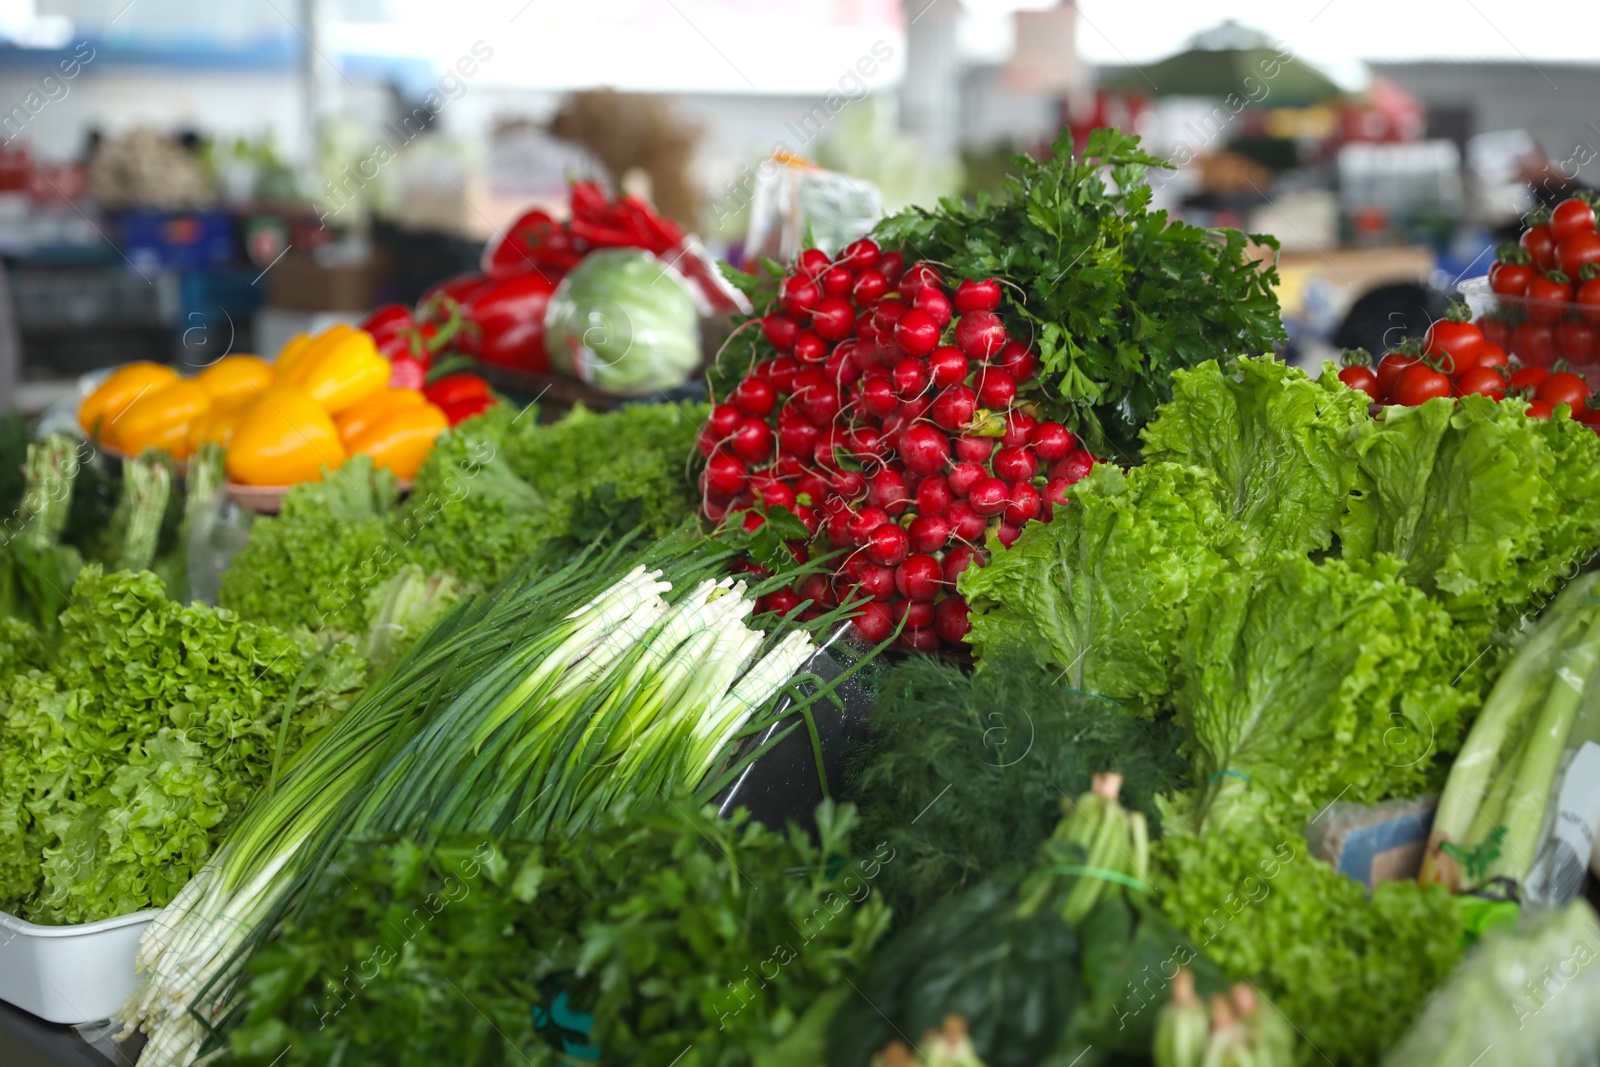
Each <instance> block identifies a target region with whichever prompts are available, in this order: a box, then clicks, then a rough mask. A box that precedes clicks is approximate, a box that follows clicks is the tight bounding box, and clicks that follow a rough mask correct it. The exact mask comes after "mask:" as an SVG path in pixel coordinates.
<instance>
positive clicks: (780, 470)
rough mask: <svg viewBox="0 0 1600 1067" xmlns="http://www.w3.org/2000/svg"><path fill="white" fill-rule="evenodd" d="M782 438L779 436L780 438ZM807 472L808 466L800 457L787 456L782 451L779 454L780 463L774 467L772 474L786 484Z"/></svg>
mask: <svg viewBox="0 0 1600 1067" xmlns="http://www.w3.org/2000/svg"><path fill="white" fill-rule="evenodd" d="M782 436H783V435H782V434H779V437H780V438H781V437H782ZM805 472H806V465H805V464H804V463H802V462H801V461H800V457H798V456H790V455H785V454H784V453H783V452H781V451H780V452H779V453H778V462H776V463H774V464H773V465H772V473H773V474H775V475H777V476H778V477H779V478H782V479H783V480H784V481H786V482H793V481H794V480H795V479H796V478H798V477H800V476H801V475H802V474H804V473H805Z"/></svg>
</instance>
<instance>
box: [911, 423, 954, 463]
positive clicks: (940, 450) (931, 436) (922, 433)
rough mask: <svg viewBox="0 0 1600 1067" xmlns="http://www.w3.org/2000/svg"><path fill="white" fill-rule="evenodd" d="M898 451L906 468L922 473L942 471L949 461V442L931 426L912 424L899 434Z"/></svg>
mask: <svg viewBox="0 0 1600 1067" xmlns="http://www.w3.org/2000/svg"><path fill="white" fill-rule="evenodd" d="M899 451H900V456H901V458H902V459H904V460H905V464H906V468H907V469H908V470H914V471H917V472H919V473H922V474H933V473H934V472H936V471H942V470H944V468H945V467H946V466H947V465H948V464H949V463H950V442H949V440H948V439H947V438H946V437H945V435H944V434H942V433H940V432H939V431H938V430H935V429H934V428H933V427H932V426H921V425H919V426H912V427H910V428H909V429H907V430H906V431H905V432H904V433H902V434H901V435H900V442H899Z"/></svg>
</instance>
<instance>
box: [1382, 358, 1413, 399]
mask: <svg viewBox="0 0 1600 1067" xmlns="http://www.w3.org/2000/svg"><path fill="white" fill-rule="evenodd" d="M1416 363H1417V357H1416V356H1408V355H1406V354H1404V353H1402V352H1390V353H1389V354H1388V355H1387V356H1384V357H1383V358H1382V359H1380V360H1379V361H1378V395H1379V397H1380V398H1382V397H1387V396H1389V395H1390V394H1391V393H1393V392H1394V383H1395V382H1396V381H1397V380H1398V379H1399V377H1400V375H1401V373H1402V372H1403V371H1405V370H1406V368H1408V367H1411V366H1414V365H1416Z"/></svg>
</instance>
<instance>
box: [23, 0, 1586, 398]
mask: <svg viewBox="0 0 1600 1067" xmlns="http://www.w3.org/2000/svg"><path fill="white" fill-rule="evenodd" d="M1527 16H1528V11H1527V9H1526V8H1525V7H1524V6H1522V5H1516V4H1513V3H1510V2H1508V0H1472V2H1468V3H1461V4H1456V3H1442V2H1440V3H1427V4H1393V3H1388V4H1383V3H1378V2H1376V0H1310V2H1306V3H1299V2H1278V3H1273V2H1267V0H1261V2H1244V0H1239V2H1227V3H1199V4H1194V3H1177V2H1159V3H1125V2H1118V0H1081V2H1079V3H1051V2H1048V0H904V2H903V3H901V2H899V0H787V2H785V0H661V2H654V0H588V2H587V3H583V4H565V3H556V2H552V0H454V2H453V3H450V4H439V3H434V2H427V0H228V2H227V3H225V4H224V3H216V2H214V0H212V2H207V0H0V41H3V43H0V142H3V143H0V256H3V257H4V261H5V268H6V269H5V272H4V275H3V282H4V285H3V289H4V292H3V294H0V409H5V408H12V407H15V408H20V409H23V410H25V411H38V410H42V409H43V408H45V407H47V406H48V405H50V404H51V403H53V402H55V401H57V400H59V399H61V398H62V397H63V396H68V395H71V394H72V392H73V390H74V388H75V387H74V382H75V380H76V379H77V378H78V376H80V375H82V374H84V373H86V372H90V371H93V370H95V369H97V368H101V367H105V366H109V365H111V364H115V363H122V362H126V361H129V360H135V359H153V360H159V361H164V362H172V363H177V364H184V365H188V366H191V367H193V366H202V365H205V364H207V363H210V362H212V361H213V360H215V359H216V358H218V357H219V356H221V355H222V354H224V353H225V352H263V353H272V352H275V351H277V350H278V348H279V347H280V346H281V345H282V343H283V341H284V340H285V339H286V338H288V337H289V336H291V335H292V334H294V333H296V332H299V331H301V330H306V329H318V328H321V327H323V326H325V325H327V324H328V323H330V322H334V321H357V320H359V319H360V318H361V316H362V315H363V314H364V313H365V312H366V311H367V310H368V309H370V308H372V307H373V306H375V305H377V304H380V303H383V302H386V301H400V302H403V303H409V302H412V301H415V300H416V299H417V298H418V297H419V296H420V295H421V294H422V293H424V292H425V291H426V290H427V289H428V288H429V287H431V286H433V285H435V284H436V283H438V282H439V281H440V280H441V279H444V278H448V277H450V276H452V275H456V274H459V273H462V272H464V271H470V270H473V269H475V268H476V267H477V265H478V263H479V257H480V255H481V253H482V249H483V247H484V244H485V242H486V241H488V240H489V239H491V238H492V237H493V236H494V235H495V234H496V232H497V231H499V230H501V229H503V228H504V227H505V226H507V225H508V224H509V223H510V222H512V221H513V220H514V219H515V218H517V217H518V216H519V215H520V214H522V213H523V212H524V211H526V210H528V209H529V208H531V207H539V206H542V207H545V208H546V209H547V210H550V211H551V212H552V213H557V214H559V213H564V212H565V211H566V210H567V203H568V198H567V189H568V182H569V180H571V179H573V178H590V179H595V180H598V181H600V182H601V183H602V184H603V185H605V186H607V187H608V188H610V189H613V190H618V191H620V190H627V191H632V192H635V193H638V194H640V195H642V196H644V197H646V198H647V199H648V200H650V201H651V202H653V203H654V204H655V205H656V207H657V208H658V209H659V210H660V211H661V213H662V214H664V215H665V216H667V217H669V218H671V219H673V220H675V221H677V222H678V223H679V224H680V225H682V226H683V227H684V228H685V230H687V231H690V232H693V233H698V234H699V235H700V236H701V238H702V240H703V242H704V244H705V245H706V247H707V248H708V249H709V251H710V252H711V253H712V254H714V255H716V256H718V257H721V258H725V259H728V260H731V261H733V262H736V263H737V262H741V261H744V260H747V259H748V258H749V257H751V256H753V255H758V254H763V253H772V254H778V253H780V252H788V253H791V254H792V251H793V248H794V245H795V244H796V243H797V242H798V241H799V240H801V239H802V238H803V236H804V235H803V232H802V220H804V222H805V223H806V224H807V225H809V226H810V227H811V230H812V233H813V235H814V236H815V237H816V238H817V239H818V240H819V241H821V242H823V243H824V244H825V245H832V246H834V247H837V246H838V244H841V243H843V241H845V240H848V239H849V238H851V237H854V236H856V235H857V234H859V233H861V232H864V231H865V230H866V229H867V228H869V227H870V225H871V223H872V221H873V220H874V219H875V218H877V217H878V216H879V215H880V214H881V213H882V212H883V211H884V210H894V209H896V208H898V207H901V206H903V205H906V204H931V203H932V202H934V201H935V200H937V199H938V198H939V197H941V196H949V195H958V196H975V195H978V194H979V193H980V192H983V191H990V192H994V191H998V190H999V189H1000V188H1001V187H1002V185H1003V182H1004V179H1005V175H1006V172H1007V169H1008V165H1009V160H1010V157H1011V155H1012V154H1013V153H1015V152H1018V151H1025V152H1034V153H1037V152H1039V151H1041V150H1042V149H1043V148H1044V146H1046V145H1047V144H1048V143H1049V142H1050V141H1051V140H1052V139H1053V138H1054V137H1055V136H1056V134H1057V133H1058V132H1059V131H1060V129H1061V128H1062V127H1063V126H1067V127H1070V128H1071V129H1072V131H1073V132H1074V135H1075V137H1077V138H1078V139H1079V141H1080V143H1081V138H1082V137H1083V136H1085V135H1087V133H1088V131H1089V130H1091V129H1093V128H1094V127H1097V126H1121V127H1124V128H1132V129H1135V130H1137V131H1138V132H1139V133H1141V134H1142V135H1143V137H1144V138H1145V140H1146V143H1147V145H1148V146H1149V147H1151V148H1152V149H1153V150H1155V151H1157V152H1158V153H1160V154H1163V155H1165V156H1167V157H1169V158H1171V159H1173V160H1174V161H1175V163H1177V164H1179V165H1178V166H1177V168H1176V169H1175V170H1174V171H1173V172H1172V173H1171V174H1170V175H1164V176H1160V177H1157V178H1156V179H1155V180H1154V181H1153V184H1154V186H1155V187H1156V197H1157V199H1158V202H1159V203H1160V204H1161V205H1162V206H1165V207H1167V208H1168V209H1169V210H1170V211H1172V212H1173V213H1174V214H1177V215H1180V216H1182V217H1184V218H1187V219H1190V220H1191V221H1196V222H1201V223H1204V224H1215V225H1229V226H1239V227H1243V228H1245V229H1246V230H1249V231H1253V232H1264V233H1270V234H1273V235H1275V236H1276V237H1277V238H1278V240H1279V241H1280V242H1281V245H1282V251H1281V254H1280V257H1279V264H1278V265H1279V268H1280V272H1281V275H1282V285H1281V290H1280V292H1281V297H1282V302H1283V307H1284V314H1285V318H1286V320H1287V322H1288V325H1289V331H1290V337H1291V345H1290V351H1289V353H1288V354H1289V356H1290V357H1291V358H1294V359H1298V360H1302V361H1309V360H1315V359H1319V358H1321V357H1322V356H1323V355H1326V354H1328V353H1331V352H1333V351H1335V350H1336V349H1337V348H1338V347H1342V346H1345V345H1349V344H1364V345H1367V346H1369V347H1376V346H1378V345H1381V344H1383V343H1384V339H1385V337H1386V336H1388V335H1389V334H1390V332H1391V331H1394V334H1393V335H1394V336H1400V335H1403V334H1405V333H1407V332H1410V333H1417V332H1420V328H1421V324H1425V323H1426V322H1427V321H1428V319H1429V317H1430V316H1431V314H1435V313H1437V312H1439V311H1440V310H1441V309H1442V307H1443V304H1444V301H1445V299H1446V298H1447V294H1448V293H1449V292H1450V291H1451V290H1452V289H1453V286H1454V284H1455V283H1456V282H1457V281H1459V280H1460V279H1461V278H1464V277H1471V276H1475V275H1479V274H1482V273H1484V271H1485V270H1486V268H1487V265H1488V263H1489V262H1490V261H1491V260H1492V259H1493V249H1494V247H1495V246H1496V244H1497V243H1498V242H1499V241H1503V240H1505V239H1507V238H1508V236H1511V235H1514V233H1515V229H1516V222H1517V219H1518V217H1519V216H1520V215H1521V214H1522V213H1524V212H1525V211H1527V210H1528V209H1529V208H1530V207H1531V206H1533V205H1535V204H1536V203H1537V202H1539V201H1541V200H1542V201H1545V202H1553V201H1554V200H1557V199H1559V198H1561V197H1562V196H1564V195H1566V193H1567V192H1569V191H1570V190H1571V189H1572V188H1574V187H1575V186H1581V185H1594V184H1596V183H1597V176H1600V147H1597V146H1600V125H1597V121H1600V111H1597V110H1596V107H1595V101H1597V100H1600V64H1597V62H1596V61H1595V57H1596V55H1597V52H1596V46H1595V43H1594V41H1593V40H1592V39H1591V37H1590V35H1587V34H1585V33H1582V32H1573V33H1563V32H1557V31H1556V30H1554V29H1552V28H1550V25H1549V24H1548V23H1547V22H1546V21H1543V20H1533V19H1529V18H1528V17H1527Z"/></svg>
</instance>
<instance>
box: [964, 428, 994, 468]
mask: <svg viewBox="0 0 1600 1067" xmlns="http://www.w3.org/2000/svg"><path fill="white" fill-rule="evenodd" d="M993 454H994V438H993V437H974V436H973V435H972V434H967V433H964V434H962V435H961V436H959V437H957V438H956V458H957V459H970V460H971V461H972V462H974V463H987V462H989V457H990V456H991V455H993Z"/></svg>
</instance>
